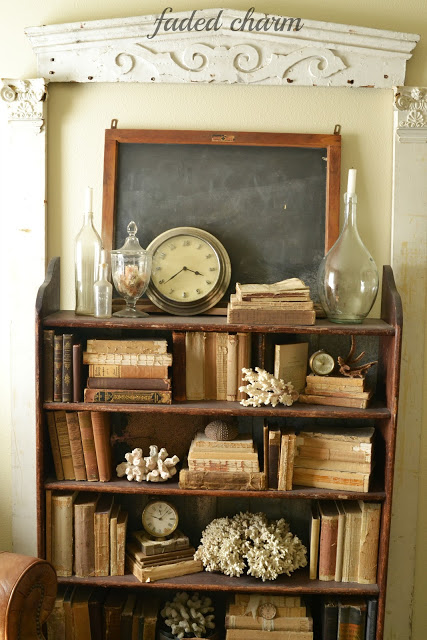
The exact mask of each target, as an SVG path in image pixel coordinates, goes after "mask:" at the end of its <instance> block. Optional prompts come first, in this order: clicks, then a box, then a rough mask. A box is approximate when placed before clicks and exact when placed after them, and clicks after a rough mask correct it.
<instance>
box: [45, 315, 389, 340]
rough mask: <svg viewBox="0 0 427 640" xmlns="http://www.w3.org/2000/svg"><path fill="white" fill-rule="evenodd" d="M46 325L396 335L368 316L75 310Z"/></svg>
mask: <svg viewBox="0 0 427 640" xmlns="http://www.w3.org/2000/svg"><path fill="white" fill-rule="evenodd" d="M43 326H44V327H52V328H54V327H68V328H70V329H72V328H76V329H105V330H110V329H130V330H138V331H141V330H163V331H218V332H238V331H250V332H253V333H298V334H303V333H307V334H325V335H330V334H335V335H376V336H391V335H394V332H395V329H394V327H393V325H391V324H388V323H387V322H385V321H384V320H380V319H378V318H367V319H366V320H364V321H363V323H362V324H336V323H333V322H329V321H328V320H324V319H319V320H316V324H315V325H304V326H302V325H297V326H293V325H292V326H290V325H250V324H249V325H247V324H245V325H243V324H229V323H227V318H226V317H225V316H191V317H184V316H170V315H159V314H152V315H150V316H149V317H148V318H116V317H112V318H108V319H105V320H103V319H99V318H94V317H92V316H78V315H76V314H75V313H74V311H57V312H55V313H52V314H50V315H47V316H45V317H44V318H43Z"/></svg>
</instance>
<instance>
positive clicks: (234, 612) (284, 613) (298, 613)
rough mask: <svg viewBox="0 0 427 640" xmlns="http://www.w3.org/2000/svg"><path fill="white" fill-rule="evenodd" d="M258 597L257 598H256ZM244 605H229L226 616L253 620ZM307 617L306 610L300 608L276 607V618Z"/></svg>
mask: <svg viewBox="0 0 427 640" xmlns="http://www.w3.org/2000/svg"><path fill="white" fill-rule="evenodd" d="M257 597H258V596H257ZM247 609H248V608H247V605H245V604H229V605H228V609H227V614H228V615H229V616H245V618H253V614H252V612H251V611H248V610H247ZM306 616H307V608H306V607H304V606H301V607H279V606H276V618H305V617H306Z"/></svg>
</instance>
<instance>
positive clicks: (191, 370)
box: [185, 331, 205, 400]
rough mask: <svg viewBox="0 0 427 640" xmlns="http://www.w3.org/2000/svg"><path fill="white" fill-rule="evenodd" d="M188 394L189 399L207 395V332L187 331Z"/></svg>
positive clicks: (201, 398) (186, 371)
mask: <svg viewBox="0 0 427 640" xmlns="http://www.w3.org/2000/svg"><path fill="white" fill-rule="evenodd" d="M185 359H186V368H185V376H186V395H187V400H203V399H204V397H205V334H204V333H203V332H202V331H187V333H186V334H185Z"/></svg>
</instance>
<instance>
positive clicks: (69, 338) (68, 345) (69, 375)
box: [62, 333, 74, 402]
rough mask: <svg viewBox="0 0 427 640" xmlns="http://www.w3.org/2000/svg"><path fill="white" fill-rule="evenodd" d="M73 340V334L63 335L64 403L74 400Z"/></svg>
mask: <svg viewBox="0 0 427 640" xmlns="http://www.w3.org/2000/svg"><path fill="white" fill-rule="evenodd" d="M73 340H74V335H73V334H72V333H64V334H63V335H62V402H72V400H73Z"/></svg>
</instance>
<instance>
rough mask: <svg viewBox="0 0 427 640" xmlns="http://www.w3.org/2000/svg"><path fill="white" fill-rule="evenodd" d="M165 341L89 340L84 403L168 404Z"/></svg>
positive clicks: (169, 361)
mask: <svg viewBox="0 0 427 640" xmlns="http://www.w3.org/2000/svg"><path fill="white" fill-rule="evenodd" d="M167 346H168V345H167V341H166V340H88V341H87V347H86V351H84V352H83V364H88V365H89V378H88V381H87V387H86V389H85V391H84V401H85V402H119V403H123V404H127V403H142V404H171V402H172V392H171V383H170V382H171V381H170V378H169V377H168V367H170V366H171V364H172V354H170V353H167Z"/></svg>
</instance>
